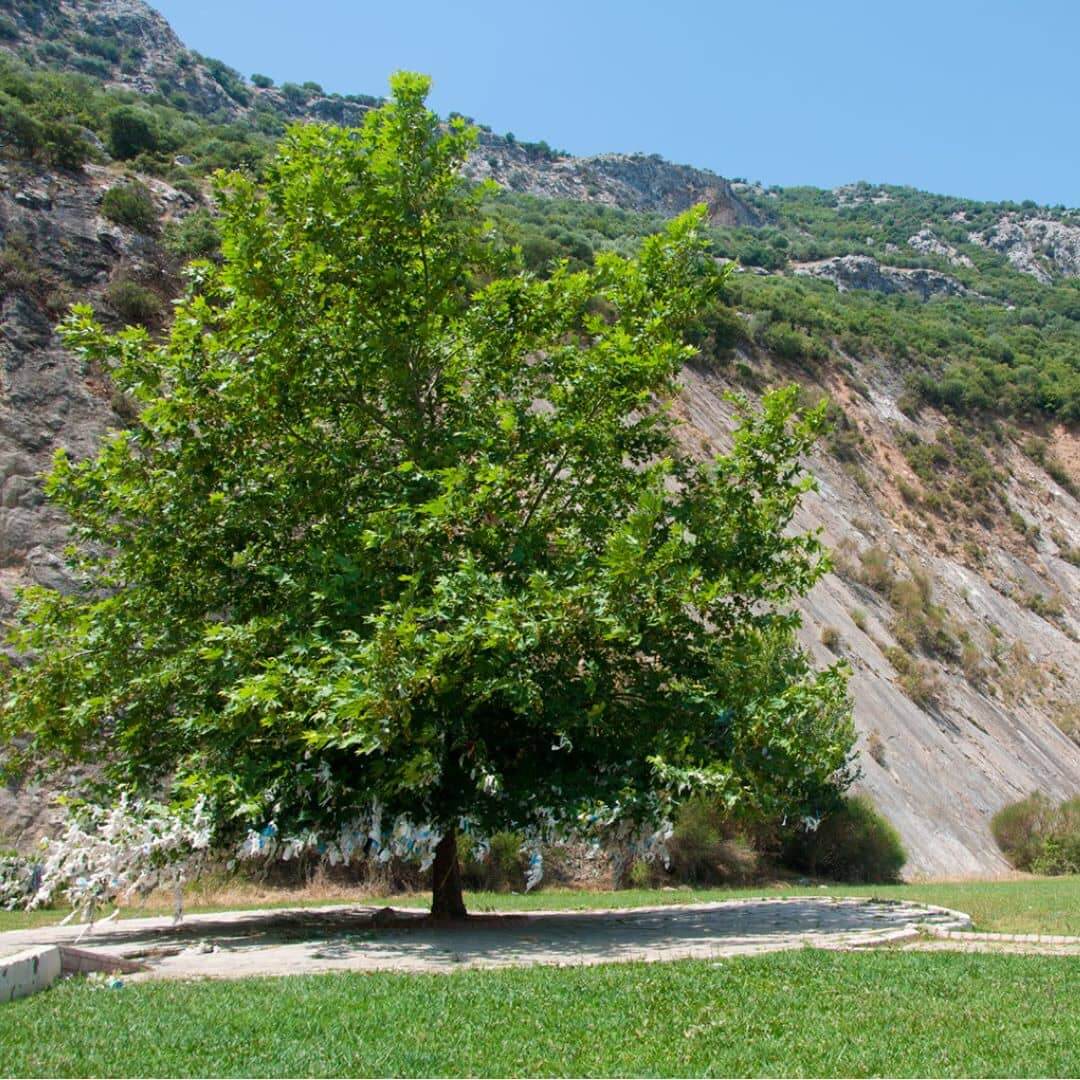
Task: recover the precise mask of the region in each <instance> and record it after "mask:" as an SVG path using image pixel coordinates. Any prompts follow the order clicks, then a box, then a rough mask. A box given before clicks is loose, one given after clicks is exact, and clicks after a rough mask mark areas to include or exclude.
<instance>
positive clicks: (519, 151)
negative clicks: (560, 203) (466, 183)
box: [465, 134, 759, 225]
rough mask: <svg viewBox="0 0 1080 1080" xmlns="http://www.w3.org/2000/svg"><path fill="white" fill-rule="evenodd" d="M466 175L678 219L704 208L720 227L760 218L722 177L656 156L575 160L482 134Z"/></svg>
mask: <svg viewBox="0 0 1080 1080" xmlns="http://www.w3.org/2000/svg"><path fill="white" fill-rule="evenodd" d="M465 171H466V175H468V176H469V177H471V178H472V179H475V180H494V181H495V182H496V183H498V184H500V185H501V186H503V187H506V188H509V189H511V190H513V191H520V192H525V193H527V194H530V195H541V196H544V197H547V198H558V199H573V200H575V201H577V202H595V203H602V204H604V205H606V206H617V207H621V208H622V209H624V210H640V211H645V212H651V213H658V214H664V215H667V216H673V215H675V214H679V213H682V212H683V211H684V210H688V209H689V208H690V207H692V206H694V205H696V204H698V203H705V205H706V206H707V207H708V209H709V219H710V221H712V222H713V224H716V225H754V224H758V223H759V222H758V218H757V215H756V214H755V213H754V211H753V210H751V209H750V208H749V207H748V206H747V205H746V204H745V203H744V202H743V201H742V200H741V199H740V198H739V197H738V196H737V195H736V194H735V192H734V191H733V190H732V187H731V184H730V183H729V182H728V181H727V180H725V179H724V178H723V177H722V176H717V175H716V173H712V172H709V171H708V170H706V169H695V168H692V167H690V166H689V165H674V164H672V163H671V162H670V161H665V160H664V159H663V158H662V157H660V156H658V155H656V154H650V155H646V154H598V155H596V156H595V157H572V156H571V155H568V154H554V153H551V152H548V151H546V150H541V151H537V149H536V148H535V147H533V146H531V145H528V146H526V145H522V144H520V143H516V142H513V143H512V142H508V141H507V140H506V139H505V138H502V137H501V136H497V135H491V134H482V135H481V138H480V145H479V147H478V149H477V151H476V152H475V153H474V154H473V155H472V157H471V158H470V159H469V163H468V165H467V166H466V170H465Z"/></svg>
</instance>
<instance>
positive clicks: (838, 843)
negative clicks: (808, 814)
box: [783, 795, 907, 883]
mask: <svg viewBox="0 0 1080 1080" xmlns="http://www.w3.org/2000/svg"><path fill="white" fill-rule="evenodd" d="M783 854H784V861H785V862H786V863H788V865H790V866H793V867H794V868H796V869H799V870H804V871H806V872H807V873H809V874H815V875H817V874H821V875H824V876H826V877H831V878H835V879H836V880H838V881H850V882H856V881H866V882H875V883H884V882H890V881H896V880H897V879H898V878H899V876H900V870H901V869H902V868H903V865H904V863H905V862H907V852H906V851H905V850H904V845H903V843H902V842H901V840H900V836H899V834H898V833H897V831H896V830H895V829H894V828H893V827H892V825H890V824H889V822H888V821H886V820H885V818H884V817H882V815H881V814H879V813H878V811H877V810H876V809H875V807H874V804H873V803H872V802H871V801H870V800H869V799H868V798H867V797H866V796H865V795H853V796H849V797H847V798H845V799H844V800H843V801H842V802H841V804H840V805H839V806H838V807H837V808H836V809H835V810H833V811H832V812H831V813H829V814H827V815H826V816H825V817H824V818H823V819H822V821H821V823H820V824H819V825H818V827H817V828H816V829H815V830H813V831H810V830H809V829H800V830H799V831H798V832H796V833H795V834H794V835H793V836H792V837H790V838H789V839H788V842H787V843H786V844H785V846H784V853H783Z"/></svg>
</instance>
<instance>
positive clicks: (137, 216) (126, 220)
mask: <svg viewBox="0 0 1080 1080" xmlns="http://www.w3.org/2000/svg"><path fill="white" fill-rule="evenodd" d="M101 212H102V213H103V214H104V215H105V217H107V218H108V219H109V220H110V221H115V222H116V224H117V225H127V226H129V227H130V228H132V229H137V230H138V231H139V232H143V233H152V232H153V231H154V230H155V229H156V228H157V208H156V207H155V206H154V200H153V198H152V197H151V195H150V189H149V188H148V187H147V186H146V185H145V184H143V183H140V182H139V181H138V180H131V181H129V182H127V183H126V184H117V185H116V187H111V188H109V190H108V191H106V192H105V195H104V197H103V198H102V200H101Z"/></svg>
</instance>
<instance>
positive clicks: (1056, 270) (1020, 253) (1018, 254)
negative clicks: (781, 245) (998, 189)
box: [968, 214, 1080, 284]
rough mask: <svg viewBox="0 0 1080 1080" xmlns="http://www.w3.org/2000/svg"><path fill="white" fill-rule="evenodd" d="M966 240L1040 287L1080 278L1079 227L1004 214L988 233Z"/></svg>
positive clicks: (970, 235)
mask: <svg viewBox="0 0 1080 1080" xmlns="http://www.w3.org/2000/svg"><path fill="white" fill-rule="evenodd" d="M968 239H969V240H970V241H971V242H972V243H973V244H978V245H979V246H980V247H986V248H990V249H991V250H992V251H998V252H1000V253H1001V254H1003V255H1005V256H1006V258H1007V259H1008V260H1009V262H1010V263H1012V265H1013V266H1014V267H1016V269H1017V270H1020V271H1022V272H1023V273H1025V274H1030V275H1031V276H1032V277H1034V278H1036V279H1037V280H1038V281H1041V282H1043V283H1044V284H1048V283H1049V282H1051V281H1053V280H1054V279H1055V278H1058V277H1076V276H1077V275H1078V274H1080V224H1070V223H1068V222H1064V221H1057V220H1055V219H1054V218H1048V217H1038V216H1031V217H1024V216H1021V215H1019V214H1004V215H1003V216H1002V217H1001V218H999V219H998V221H997V223H996V224H995V225H994V226H993V227H992V228H991V229H989V230H986V231H984V232H971V233H969V234H968Z"/></svg>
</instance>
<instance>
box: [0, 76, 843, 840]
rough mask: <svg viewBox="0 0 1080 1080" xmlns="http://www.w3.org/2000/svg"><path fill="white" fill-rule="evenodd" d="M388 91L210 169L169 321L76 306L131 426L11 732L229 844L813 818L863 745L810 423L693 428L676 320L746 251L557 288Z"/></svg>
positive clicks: (52, 483)
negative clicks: (802, 604)
mask: <svg viewBox="0 0 1080 1080" xmlns="http://www.w3.org/2000/svg"><path fill="white" fill-rule="evenodd" d="M393 90H394V98H393V101H392V102H391V103H390V104H388V105H386V106H384V107H383V108H381V109H379V110H376V111H373V112H371V113H369V114H368V117H367V121H366V123H365V125H364V126H363V127H362V128H360V129H356V130H345V129H340V128H329V127H320V126H305V127H298V128H295V129H293V130H291V131H290V133H289V135H288V136H287V138H286V139H285V140H284V142H283V143H282V145H281V148H280V151H279V153H278V155H277V157H276V159H275V160H274V162H273V163H272V165H271V166H270V167H269V168H268V171H267V174H266V179H265V182H263V183H257V182H256V181H254V180H252V179H251V178H248V177H244V176H241V175H232V176H230V177H227V178H224V179H223V180H222V183H221V190H220V192H219V201H220V205H221V210H222V221H221V233H222V252H223V259H222V261H221V263H220V264H212V263H208V262H207V263H201V264H200V263H196V264H194V266H193V269H192V271H191V288H190V292H189V294H188V295H187V297H186V298H185V299H184V300H183V301H182V302H181V303H180V304H179V305H178V306H177V309H176V313H175V319H174V322H173V325H172V328H171V332H170V333H169V335H168V337H167V338H166V339H165V340H163V341H160V342H159V341H155V340H153V339H152V338H150V337H149V336H148V334H147V333H146V331H144V330H139V329H129V330H126V331H124V332H122V333H120V334H119V335H116V336H111V335H108V334H106V333H105V332H104V331H103V330H102V329H101V328H100V327H99V326H97V325H96V324H95V323H94V321H93V319H92V317H91V314H90V312H89V309H85V308H84V309H79V310H78V311H77V313H76V314H75V316H73V318H72V319H71V320H70V321H69V322H68V324H67V326H66V330H65V333H66V336H67V339H68V341H69V343H70V344H71V345H73V346H74V347H75V348H76V349H77V350H79V351H80V352H81V353H82V354H83V355H84V356H86V357H87V358H89V359H92V360H94V361H96V362H98V363H100V364H102V365H103V366H105V367H107V368H108V369H109V370H111V372H112V375H113V378H114V379H115V380H116V382H117V383H118V384H119V385H120V387H122V388H123V389H124V391H125V392H127V393H128V394H130V395H131V396H132V397H134V398H135V399H136V400H137V401H138V402H140V403H141V412H140V414H139V416H138V418H137V419H136V420H135V421H134V422H133V426H132V428H131V430H128V431H124V432H121V433H119V434H116V435H114V436H113V437H111V438H110V439H109V440H108V441H107V442H106V444H105V445H104V446H103V448H102V450H101V452H100V454H99V455H98V456H97V457H96V458H94V459H92V460H88V461H82V462H76V461H72V460H70V459H69V457H67V456H66V455H64V454H62V453H61V454H59V455H58V457H57V460H56V464H55V468H54V471H53V473H52V475H51V477H50V479H49V481H48V492H49V495H50V496H51V498H52V499H54V500H55V501H56V502H57V503H58V504H59V505H60V506H62V507H64V508H65V509H66V510H67V511H68V512H69V513H70V515H71V517H72V519H73V521H74V522H75V525H76V527H77V538H78V541H79V544H78V550H79V553H80V554H79V559H80V564H81V571H82V573H83V576H84V580H85V581H86V588H85V590H84V591H83V592H81V593H79V594H77V595H72V596H64V595H60V594H58V593H55V592H51V591H48V590H42V589H37V590H31V591H29V592H28V593H27V594H26V596H25V603H24V608H23V611H22V619H21V628H20V630H19V632H18V633H17V634H16V637H15V644H16V645H17V647H18V648H19V649H20V650H22V652H23V653H24V654H27V655H30V656H32V657H33V662H32V663H30V664H28V665H27V666H25V667H22V668H20V669H13V670H12V671H11V672H10V673H9V676H10V678H9V682H10V685H9V686H8V690H7V700H6V704H5V711H4V714H3V722H2V727H3V731H4V734H5V735H7V736H13V735H15V734H23V735H29V741H28V742H27V743H26V752H25V757H26V758H27V759H33V760H36V761H38V762H46V763H47V762H51V761H69V760H72V759H74V758H82V757H87V758H91V759H93V760H96V761H99V762H102V763H104V768H105V774H106V776H107V778H108V780H109V781H110V782H111V783H112V785H113V786H114V788H138V789H142V790H147V789H149V790H150V791H160V790H162V788H163V786H164V787H165V788H167V790H168V791H169V792H170V793H171V798H173V799H174V800H175V801H178V802H185V801H186V802H188V803H190V802H193V801H194V800H195V799H196V798H197V797H199V796H207V797H208V798H209V799H210V800H211V801H212V804H213V806H214V807H215V812H216V815H217V821H218V824H217V829H218V835H219V838H220V839H222V840H227V839H228V837H229V836H230V834H236V835H239V834H241V833H242V831H243V830H244V829H246V828H248V827H249V826H251V825H254V826H256V827H261V826H263V825H265V824H266V823H268V822H271V821H272V822H273V823H274V824H275V827H276V829H277V830H278V832H279V833H281V834H288V833H290V832H294V833H297V832H305V831H315V832H319V833H320V834H322V835H327V834H329V833H331V832H332V831H333V830H334V829H336V828H339V827H343V826H346V825H347V824H348V823H349V822H351V821H354V820H356V819H357V818H358V816H360V815H363V814H370V812H371V809H372V807H373V806H374V805H377V806H378V807H379V808H381V812H382V813H383V814H384V815H386V818H387V820H393V819H397V818H399V817H404V818H408V819H409V820H411V821H413V822H425V823H430V825H431V826H432V827H434V828H435V829H436V830H439V831H442V832H447V831H451V832H452V831H453V830H454V829H457V828H461V827H465V828H468V829H470V830H476V831H478V832H480V833H481V834H483V833H489V832H491V831H493V830H496V829H502V828H508V827H509V828H516V829H529V828H533V829H539V830H544V829H549V828H552V827H555V826H556V825H558V824H560V823H564V824H567V823H568V824H569V825H571V826H575V827H576V826H580V825H582V824H585V823H588V822H593V823H596V822H606V823H612V822H622V821H630V820H633V821H639V820H645V819H653V820H655V819H656V818H658V817H659V816H661V815H662V814H663V813H664V812H665V809H666V807H667V805H668V803H669V802H670V800H672V799H677V798H679V797H681V796H683V795H685V794H687V793H689V792H691V791H697V792H704V793H707V794H709V795H710V796H712V797H714V798H716V799H718V800H720V802H721V803H722V805H723V806H725V807H726V808H727V809H728V811H730V812H731V813H733V814H748V815H749V814H769V815H784V814H789V815H799V814H805V813H811V812H813V811H814V810H815V809H817V808H819V807H820V806H821V805H822V803H823V801H824V800H826V799H827V798H828V796H829V793H830V792H832V791H833V790H834V789H835V786H836V785H837V784H838V783H842V781H843V778H844V775H845V774H844V770H845V767H846V764H847V762H848V755H849V752H850V748H851V743H852V740H853V732H852V727H851V723H850V717H849V709H848V703H847V699H846V692H845V677H844V671H843V668H842V667H835V668H831V669H829V670H827V671H824V672H814V671H812V670H811V669H810V667H809V666H808V663H807V659H806V657H805V656H804V654H803V653H802V651H801V650H800V649H799V648H798V647H797V645H796V644H795V641H794V636H793V631H794V628H795V626H796V623H797V619H796V616H795V615H794V614H792V612H791V610H790V602H791V601H792V600H793V599H794V598H796V597H797V596H799V595H801V594H803V593H805V592H806V591H807V590H808V589H809V588H810V586H811V585H812V584H813V583H814V582H815V581H816V580H817V579H818V577H819V576H820V574H821V573H822V572H823V570H824V565H825V564H824V557H823V553H822V551H821V549H820V546H819V544H818V542H817V540H816V539H815V538H814V537H813V536H808V535H802V534H798V533H796V532H793V531H792V530H791V529H790V528H789V526H790V525H791V522H792V516H793V513H794V511H795V509H796V506H797V503H798V500H799V498H800V495H801V494H802V493H803V492H804V491H806V490H807V488H809V487H810V486H811V481H810V480H809V478H807V477H805V476H804V475H803V473H802V471H801V469H800V466H799V460H800V456H801V455H802V454H803V453H804V452H805V451H806V450H807V448H808V447H809V446H810V445H811V443H812V441H813V439H814V437H815V435H816V433H817V432H818V430H819V429H820V427H821V424H822V422H823V413H822V410H821V409H818V410H816V411H813V412H810V413H808V414H805V415H801V414H799V413H798V412H796V411H795V409H794V393H793V392H792V391H780V392H777V393H774V394H773V395H771V396H769V397H767V398H766V399H765V401H764V404H763V406H762V408H761V409H760V411H752V410H750V409H749V407H748V406H746V405H745V404H744V405H743V406H742V409H743V414H744V415H743V421H742V426H741V427H740V428H739V430H738V432H737V434H736V436H735V441H734V446H733V448H732V450H731V451H730V452H729V453H727V454H725V455H723V456H720V457H717V458H714V459H713V458H710V459H706V460H700V459H699V458H697V457H695V456H693V455H691V454H689V453H688V452H686V451H685V449H684V444H683V442H682V441H680V439H681V435H682V432H681V425H680V424H679V422H678V421H677V420H676V418H675V416H674V414H673V413H672V411H671V410H670V408H669V407H668V403H669V402H670V401H671V399H672V397H673V395H674V394H675V393H676V390H677V382H676V380H677V376H678V373H679V371H680V368H681V367H682V365H683V364H684V363H685V362H686V361H687V359H688V358H690V357H691V356H692V354H693V350H692V349H691V348H689V347H688V346H687V345H686V344H684V341H683V333H684V331H685V330H686V329H687V327H689V326H691V325H692V324H693V323H694V322H695V320H697V319H698V318H699V317H700V314H701V312H702V311H703V310H705V309H707V308H708V307H709V306H710V305H712V304H714V303H715V302H716V297H717V295H718V291H719V290H720V289H721V288H722V286H723V281H724V277H725V274H724V272H722V271H718V269H717V264H716V263H715V261H714V260H713V259H712V258H711V257H709V255H708V252H707V250H706V248H707V245H706V241H705V238H704V236H703V235H702V229H701V225H702V220H703V218H702V214H701V213H697V212H694V213H690V214H687V215H684V216H683V217H681V218H679V219H677V220H676V221H674V222H672V223H671V224H670V225H669V226H668V227H667V228H666V229H665V230H664V231H663V232H662V233H660V234H657V235H655V236H652V237H650V238H648V239H647V240H645V242H644V243H643V245H642V247H641V251H640V254H639V256H638V257H637V258H635V259H626V258H623V257H621V256H619V255H616V254H612V253H608V254H601V255H599V256H597V258H596V259H595V260H594V262H593V264H592V265H591V266H590V267H589V268H588V269H583V270H578V271H574V270H571V269H570V268H569V267H565V266H564V267H560V268H556V269H555V270H554V271H553V272H552V273H551V274H550V276H549V277H547V278H545V279H540V278H537V277H535V276H533V275H531V274H529V273H528V272H525V271H523V270H521V269H520V268H519V266H518V264H517V262H516V259H517V256H516V254H515V253H514V252H513V251H508V250H507V249H506V247H505V245H501V244H497V243H495V242H493V240H492V236H491V233H490V230H489V229H488V227H487V226H486V225H485V221H484V218H483V216H482V214H481V213H480V203H481V200H482V199H483V197H484V194H485V193H484V192H483V191H482V190H478V189H475V188H469V187H468V186H467V185H465V184H464V183H463V182H462V181H461V180H460V178H459V174H458V168H459V166H460V163H461V162H462V160H463V158H464V156H465V154H466V153H467V152H468V150H469V147H470V145H471V143H472V138H473V136H472V133H471V132H470V131H469V130H468V129H467V128H466V127H465V126H464V125H463V124H462V123H460V122H458V123H454V124H452V125H451V126H450V127H449V128H445V127H443V126H442V125H440V123H439V122H438V119H437V118H436V117H435V116H434V115H433V114H432V113H430V112H428V111H427V110H426V108H425V105H424V99H425V95H426V90H427V82H426V80H424V79H422V78H420V77H419V76H410V75H401V76H398V77H396V79H395V80H394V83H393Z"/></svg>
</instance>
